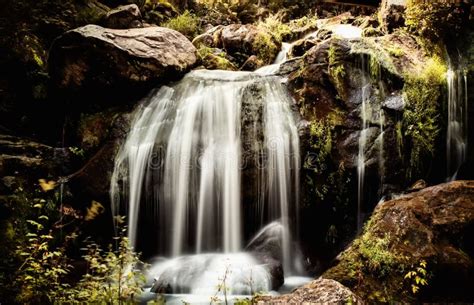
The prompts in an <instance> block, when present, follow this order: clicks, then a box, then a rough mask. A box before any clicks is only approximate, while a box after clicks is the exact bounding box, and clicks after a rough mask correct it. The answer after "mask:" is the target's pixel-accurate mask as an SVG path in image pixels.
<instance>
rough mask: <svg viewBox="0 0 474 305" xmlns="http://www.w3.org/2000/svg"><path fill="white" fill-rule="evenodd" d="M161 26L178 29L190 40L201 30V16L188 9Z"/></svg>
mask: <svg viewBox="0 0 474 305" xmlns="http://www.w3.org/2000/svg"><path fill="white" fill-rule="evenodd" d="M161 26H163V27H166V28H170V29H173V30H176V31H178V32H180V33H181V34H183V35H184V36H186V37H187V38H189V39H190V40H192V39H193V38H194V37H196V36H197V35H198V34H199V33H200V31H201V29H200V21H199V18H198V17H197V16H196V15H194V14H193V13H191V12H190V11H188V10H186V11H184V13H183V14H181V15H179V16H177V17H174V18H171V19H169V20H168V21H166V22H165V23H163V24H162V25H161Z"/></svg>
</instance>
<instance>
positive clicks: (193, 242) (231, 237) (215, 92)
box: [111, 70, 300, 293]
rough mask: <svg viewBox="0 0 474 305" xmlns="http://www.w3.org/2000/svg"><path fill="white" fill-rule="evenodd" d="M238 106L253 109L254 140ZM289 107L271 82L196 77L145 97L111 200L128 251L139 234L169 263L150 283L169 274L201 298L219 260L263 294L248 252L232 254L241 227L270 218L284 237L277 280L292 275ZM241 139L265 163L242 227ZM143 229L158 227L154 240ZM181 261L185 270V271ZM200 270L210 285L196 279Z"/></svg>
mask: <svg viewBox="0 0 474 305" xmlns="http://www.w3.org/2000/svg"><path fill="white" fill-rule="evenodd" d="M244 100H245V104H250V105H261V106H258V107H260V108H259V109H257V110H256V111H257V113H261V115H260V116H258V115H256V116H255V117H257V118H258V117H259V118H260V119H259V120H257V119H256V120H255V121H253V122H250V124H252V126H255V128H256V129H259V130H261V131H262V133H263V139H242V138H241V137H242V130H241V129H242V124H243V121H242V120H241V116H242V111H243V109H242V107H243V101H244ZM262 101H263V102H262ZM291 102H292V100H291V98H290V97H289V95H288V93H287V91H286V88H285V87H284V86H283V85H282V83H281V80H280V78H278V77H275V76H265V75H261V74H258V73H250V72H228V71H207V70H198V71H193V72H191V73H189V74H188V75H186V76H185V77H184V79H183V80H181V81H180V82H179V83H177V84H176V85H174V86H173V87H162V88H161V89H160V90H159V91H157V92H154V93H152V94H151V95H150V97H149V98H148V99H147V100H146V101H145V103H144V105H143V106H142V107H141V108H140V109H139V110H137V112H136V113H135V119H134V121H133V124H132V129H131V131H130V133H129V135H128V137H127V139H126V141H125V143H124V145H123V147H122V148H121V151H120V153H119V155H118V157H117V158H116V165H115V170H114V174H113V180H112V186H111V197H112V200H113V203H114V204H113V212H114V214H115V215H118V214H120V212H121V211H123V209H124V208H125V209H126V211H127V222H128V237H129V239H130V242H131V245H132V246H134V247H137V245H139V244H140V243H139V240H141V243H142V244H143V243H144V241H143V236H148V237H147V238H148V239H150V240H159V241H160V246H159V249H158V250H157V254H160V255H165V256H169V257H171V258H170V259H168V260H167V261H166V262H160V263H157V264H156V265H155V266H154V267H153V268H154V271H153V272H154V275H155V276H156V277H157V278H160V277H161V276H163V274H164V273H167V274H169V273H170V272H171V273H174V272H176V273H177V274H176V278H177V279H179V282H180V284H183V281H185V279H184V278H182V276H184V277H185V278H186V280H188V279H189V280H190V281H191V282H192V283H193V285H195V286H192V287H191V288H190V290H191V291H192V292H193V293H194V291H201V290H202V291H204V292H203V293H208V292H209V289H210V288H209V287H208V285H210V284H211V283H213V282H212V281H210V278H211V277H215V279H214V280H217V279H218V276H217V273H219V272H220V274H222V273H223V270H225V268H223V265H222V263H218V261H219V262H222V259H223V257H224V255H225V257H226V258H228V259H229V260H230V261H231V262H232V265H235V266H236V268H239V270H240V269H242V270H243V271H242V272H243V273H248V272H250V271H251V273H252V274H253V273H256V275H255V276H256V279H255V281H257V282H256V284H255V285H257V286H258V288H259V289H262V290H268V287H267V286H268V285H267V284H266V281H267V280H266V277H268V276H269V275H268V274H269V272H268V271H267V270H266V269H265V268H263V267H259V263H258V262H257V261H256V259H255V258H253V257H252V256H251V255H250V254H244V253H238V252H239V251H241V250H242V244H243V242H244V237H243V235H242V232H243V227H242V225H243V223H246V222H251V223H259V221H260V220H261V219H264V220H265V222H266V223H268V222H271V221H274V220H279V221H280V222H281V223H282V225H283V226H284V227H285V228H286V229H287V230H283V231H282V232H288V234H282V235H283V236H282V237H281V239H282V246H281V251H282V258H283V259H282V262H281V263H282V265H283V270H284V271H285V273H287V274H292V272H293V270H294V268H293V266H294V264H293V262H292V259H293V258H294V257H293V255H292V247H293V245H292V244H293V241H292V236H291V235H292V234H291V232H292V231H294V230H293V228H294V227H296V219H295V215H296V211H297V202H298V192H299V190H298V185H299V166H300V152H299V139H298V133H297V128H296V125H295V121H294V118H293V114H292V112H291V109H290V104H291ZM258 107H257V108H258ZM244 140H246V141H260V142H261V146H262V149H263V153H264V155H265V158H264V159H265V160H266V162H265V164H264V166H263V167H262V169H261V173H262V175H261V177H260V180H262V181H259V187H260V188H259V193H260V194H262V195H263V194H264V196H262V197H263V198H264V200H263V201H262V202H261V203H262V204H263V205H264V208H263V209H260V214H259V215H256V217H255V218H256V219H245V218H244V215H245V213H244V212H243V209H244V204H243V202H242V198H241V183H242V181H241V174H242V170H245V162H243V160H242V143H243V141H244ZM260 194H254V197H255V198H258V197H259V195H260ZM247 214H248V213H247ZM257 214H258V213H257ZM264 214H265V215H264ZM143 221H145V223H153V224H154V225H155V226H159V227H158V228H159V230H155V231H152V232H159V233H158V236H153V235H152V236H150V233H147V232H146V231H143V230H146V229H144V228H141V224H142V222H143ZM266 223H264V224H262V225H265V224H266ZM138 250H140V249H138ZM200 253H203V254H200ZM204 253H208V254H204ZM209 253H214V254H209ZM224 253H225V254H224ZM190 254H195V255H191V256H189V255H190ZM183 261H187V262H189V264H188V265H186V266H187V267H186V268H185V269H182V268H183V266H182V265H181V263H182V262H183ZM209 264H211V265H209ZM243 265H245V266H249V267H248V268H243V267H242V266H243ZM200 266H201V267H200ZM212 266H213V267H212ZM195 267H196V269H194V268H195ZM204 267H205V268H204ZM210 267H212V268H211V269H208V268H210ZM214 267H215V268H214ZM199 268H201V269H202V270H204V269H205V270H206V271H205V272H206V273H207V272H209V277H208V278H206V279H205V280H204V279H202V278H201V276H205V275H203V274H199V276H200V277H197V276H198V275H197V274H196V272H197V270H200V269H199ZM203 268H204V269H203ZM213 268H214V269H213ZM232 268H233V267H232ZM262 268H263V269H262ZM167 270H171V271H167ZM210 270H214V271H210ZM255 270H257V271H255ZM258 270H259V271H258ZM186 274H187V275H186ZM189 274H193V276H191V275H189ZM237 274H238V272H237V271H235V273H234V275H235V276H237ZM264 274H266V275H265V276H264ZM247 275H248V274H247ZM257 275H258V276H257ZM238 277H239V278H241V277H240V276H238ZM238 282H239V280H236V282H235V283H234V282H232V283H233V284H232V287H234V288H232V289H237V290H236V291H235V293H240V292H242V291H241V290H238V288H237V287H239V285H240V284H238ZM234 284H235V285H234ZM202 285H204V286H202ZM188 286H189V285H188ZM212 289H213V290H214V291H215V285H214V286H213V287H212Z"/></svg>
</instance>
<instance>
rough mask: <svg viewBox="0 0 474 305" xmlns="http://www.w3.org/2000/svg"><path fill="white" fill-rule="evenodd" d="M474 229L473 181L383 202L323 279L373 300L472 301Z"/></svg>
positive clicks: (423, 190) (435, 188) (459, 182)
mask: <svg viewBox="0 0 474 305" xmlns="http://www.w3.org/2000/svg"><path fill="white" fill-rule="evenodd" d="M473 233H474V181H455V182H450V183H445V184H440V185H437V186H433V187H429V188H425V189H422V190H421V191H418V192H414V193H410V194H407V195H403V196H400V197H399V198H396V199H393V200H390V201H386V202H383V203H380V204H379V205H378V206H377V208H376V209H375V211H374V214H373V215H372V217H371V220H370V221H369V222H368V223H367V225H366V227H365V230H364V233H363V234H362V235H361V236H360V237H359V238H358V239H356V240H355V241H354V242H353V243H352V245H351V246H350V247H349V248H348V249H347V250H346V251H344V252H343V253H342V254H341V255H340V257H339V260H338V262H337V263H336V264H335V266H334V267H332V268H331V269H329V270H328V271H326V272H325V273H324V274H323V277H325V278H330V279H334V280H337V281H339V282H341V283H342V284H344V285H346V286H347V287H349V288H351V289H353V291H354V292H355V293H357V294H358V295H359V296H361V297H364V298H366V299H368V300H371V301H374V302H413V301H415V300H417V301H423V302H436V301H439V300H450V301H451V302H463V301H467V302H472V300H474V293H473V291H474V260H473V255H474V247H473V245H474V239H473V236H474V234H473ZM409 272H415V275H416V276H417V277H418V279H415V277H414V276H413V277H410V276H407V274H408V273H409ZM420 279H423V280H424V281H426V283H425V282H423V284H420V281H421V280H420ZM413 286H415V287H416V290H420V291H419V292H417V291H414V289H415V288H413Z"/></svg>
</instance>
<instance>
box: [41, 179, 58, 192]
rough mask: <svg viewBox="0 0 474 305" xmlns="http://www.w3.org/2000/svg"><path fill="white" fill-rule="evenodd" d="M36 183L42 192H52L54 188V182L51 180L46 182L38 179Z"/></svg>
mask: <svg viewBox="0 0 474 305" xmlns="http://www.w3.org/2000/svg"><path fill="white" fill-rule="evenodd" d="M38 182H39V185H40V187H41V189H42V190H43V192H48V191H51V190H54V188H55V187H56V181H53V180H50V181H46V179H39V180H38Z"/></svg>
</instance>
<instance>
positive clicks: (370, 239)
mask: <svg viewBox="0 0 474 305" xmlns="http://www.w3.org/2000/svg"><path fill="white" fill-rule="evenodd" d="M389 243H390V235H389V234H384V236H383V237H379V236H374V235H372V234H370V233H368V232H366V233H365V234H364V235H363V236H362V237H361V238H360V239H359V240H358V246H359V252H360V254H361V255H362V256H363V257H364V258H365V259H366V268H368V269H369V270H372V271H375V272H379V274H380V275H381V276H384V275H387V274H389V272H391V271H392V270H393V268H394V267H395V266H396V263H397V259H396V256H395V255H394V254H393V253H392V252H391V251H390V249H389Z"/></svg>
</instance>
